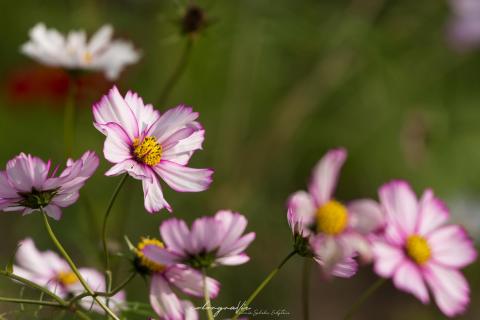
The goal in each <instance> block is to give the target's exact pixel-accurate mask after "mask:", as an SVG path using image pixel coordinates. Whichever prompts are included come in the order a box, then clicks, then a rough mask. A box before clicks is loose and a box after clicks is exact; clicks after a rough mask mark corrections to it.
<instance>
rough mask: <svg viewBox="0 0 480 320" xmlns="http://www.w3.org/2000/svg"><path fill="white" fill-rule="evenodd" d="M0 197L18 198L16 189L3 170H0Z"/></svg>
mask: <svg viewBox="0 0 480 320" xmlns="http://www.w3.org/2000/svg"><path fill="white" fill-rule="evenodd" d="M1 198H4V199H5V198H6V199H8V198H10V199H12V198H18V194H17V191H16V190H15V189H14V187H13V186H12V185H11V184H10V182H9V181H8V176H7V173H6V172H5V171H0V199H1Z"/></svg>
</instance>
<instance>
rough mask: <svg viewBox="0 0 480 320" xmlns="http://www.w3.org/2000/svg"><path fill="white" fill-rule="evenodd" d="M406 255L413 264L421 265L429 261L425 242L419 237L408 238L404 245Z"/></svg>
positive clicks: (428, 248) (428, 247)
mask: <svg viewBox="0 0 480 320" xmlns="http://www.w3.org/2000/svg"><path fill="white" fill-rule="evenodd" d="M405 249H406V252H407V255H408V256H409V257H410V259H412V260H413V261H414V262H415V263H417V264H419V265H422V264H424V263H426V262H427V261H428V260H430V256H431V252H430V246H429V245H428V242H427V240H426V239H425V238H424V237H422V236H419V235H413V236H410V237H408V239H407V244H406V247H405Z"/></svg>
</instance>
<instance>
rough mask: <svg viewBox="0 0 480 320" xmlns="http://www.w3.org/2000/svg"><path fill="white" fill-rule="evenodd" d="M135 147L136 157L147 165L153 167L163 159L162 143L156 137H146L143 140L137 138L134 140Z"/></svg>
mask: <svg viewBox="0 0 480 320" xmlns="http://www.w3.org/2000/svg"><path fill="white" fill-rule="evenodd" d="M133 147H134V149H133V154H134V156H135V158H136V159H137V160H138V161H140V162H143V163H145V164H146V165H149V166H151V167H153V166H155V165H157V164H158V163H159V162H160V160H161V159H162V145H161V144H159V143H158V142H157V139H156V138H155V137H151V136H150V137H145V138H144V139H143V140H142V142H140V140H139V139H138V138H136V139H135V140H134V141H133Z"/></svg>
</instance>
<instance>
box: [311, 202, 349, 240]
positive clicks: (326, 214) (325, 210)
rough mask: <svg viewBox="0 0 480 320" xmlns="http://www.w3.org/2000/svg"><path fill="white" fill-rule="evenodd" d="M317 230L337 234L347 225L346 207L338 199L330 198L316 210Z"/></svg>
mask: <svg viewBox="0 0 480 320" xmlns="http://www.w3.org/2000/svg"><path fill="white" fill-rule="evenodd" d="M316 218H317V232H322V233H325V234H328V235H337V234H339V233H341V232H342V231H343V230H345V228H346V227H347V222H348V211H347V208H346V207H345V206H344V205H343V204H341V203H340V202H338V201H335V200H331V201H328V202H327V203H325V204H324V205H322V206H321V207H320V208H318V210H317V214H316Z"/></svg>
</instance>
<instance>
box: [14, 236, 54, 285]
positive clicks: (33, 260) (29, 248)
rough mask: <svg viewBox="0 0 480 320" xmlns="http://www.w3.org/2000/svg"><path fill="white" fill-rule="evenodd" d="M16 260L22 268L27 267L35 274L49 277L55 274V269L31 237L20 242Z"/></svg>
mask: <svg viewBox="0 0 480 320" xmlns="http://www.w3.org/2000/svg"><path fill="white" fill-rule="evenodd" d="M15 260H16V261H17V263H18V265H19V266H20V267H21V268H24V269H26V270H27V271H28V272H30V273H32V274H33V275H36V276H41V277H45V278H49V277H51V276H53V275H54V274H55V270H53V269H52V268H51V266H50V265H49V263H48V261H47V260H45V259H44V256H43V254H42V253H41V252H40V251H38V249H37V247H36V246H35V243H34V242H33V240H32V239H30V238H27V239H25V240H23V241H21V242H20V243H19V248H18V250H17V253H16V255H15Z"/></svg>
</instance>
